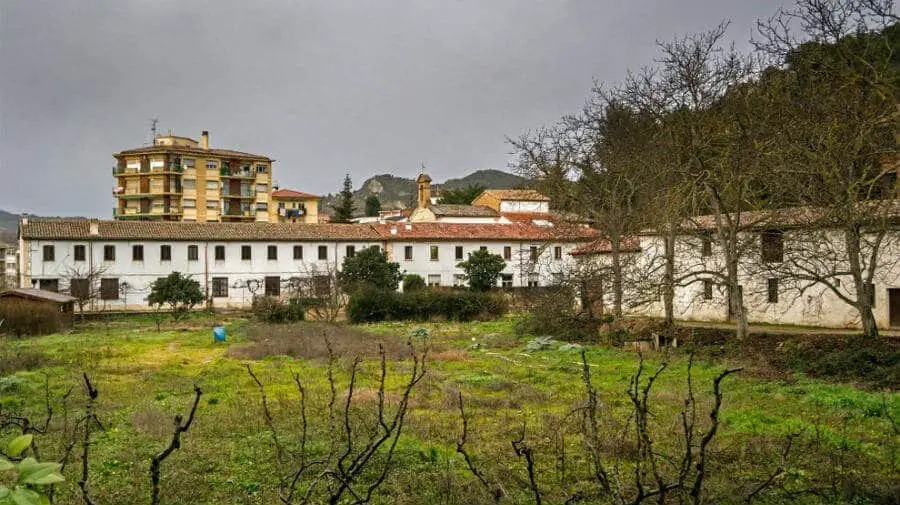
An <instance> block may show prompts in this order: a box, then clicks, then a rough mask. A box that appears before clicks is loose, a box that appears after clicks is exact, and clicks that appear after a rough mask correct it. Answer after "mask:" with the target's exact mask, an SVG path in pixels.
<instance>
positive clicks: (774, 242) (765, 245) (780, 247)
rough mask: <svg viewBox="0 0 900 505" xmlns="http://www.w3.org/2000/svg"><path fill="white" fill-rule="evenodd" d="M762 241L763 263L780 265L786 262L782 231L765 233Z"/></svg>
mask: <svg viewBox="0 0 900 505" xmlns="http://www.w3.org/2000/svg"><path fill="white" fill-rule="evenodd" d="M761 241H762V260H763V263H780V262H782V261H784V237H783V236H782V233H781V232H780V231H778V230H774V231H767V232H763V234H762V236H761Z"/></svg>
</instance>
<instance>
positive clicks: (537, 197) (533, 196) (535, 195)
mask: <svg viewBox="0 0 900 505" xmlns="http://www.w3.org/2000/svg"><path fill="white" fill-rule="evenodd" d="M482 196H492V197H494V198H497V199H500V200H525V201H529V202H549V201H550V198H548V197H546V196H544V195H543V194H542V193H540V192H538V191H535V190H533V189H486V190H484V191H483V192H482V193H481V195H479V197H478V198H481V197H482ZM478 198H476V200H478Z"/></svg>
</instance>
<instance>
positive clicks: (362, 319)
mask: <svg viewBox="0 0 900 505" xmlns="http://www.w3.org/2000/svg"><path fill="white" fill-rule="evenodd" d="M507 309H508V304H507V301H506V298H505V297H504V296H503V295H502V294H498V293H476V292H473V291H462V290H445V289H420V290H415V291H411V292H403V293H398V292H395V291H383V290H378V289H370V288H368V289H362V290H359V291H357V292H356V293H354V294H353V295H352V296H351V297H350V301H349V303H348V305H347V317H348V318H349V319H350V321H351V322H353V323H372V322H378V321H402V320H413V321H429V320H432V319H447V320H453V321H471V320H473V319H490V318H496V317H499V316H502V315H503V314H505V313H506V311H507Z"/></svg>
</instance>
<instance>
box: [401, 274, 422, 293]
mask: <svg viewBox="0 0 900 505" xmlns="http://www.w3.org/2000/svg"><path fill="white" fill-rule="evenodd" d="M424 287H425V279H424V278H423V277H422V276H421V275H416V274H406V275H404V276H403V292H404V293H408V292H410V291H417V290H419V289H422V288H424Z"/></svg>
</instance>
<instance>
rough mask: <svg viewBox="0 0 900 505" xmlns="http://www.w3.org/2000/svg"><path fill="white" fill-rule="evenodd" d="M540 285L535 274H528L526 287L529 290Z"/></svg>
mask: <svg viewBox="0 0 900 505" xmlns="http://www.w3.org/2000/svg"><path fill="white" fill-rule="evenodd" d="M540 285H541V282H540V278H539V277H538V274H537V273H535V272H531V273H530V274H528V287H529V288H536V287H538V286H540Z"/></svg>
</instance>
